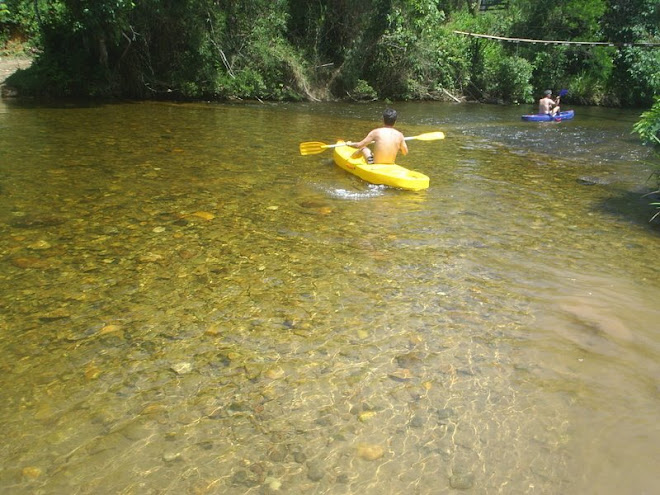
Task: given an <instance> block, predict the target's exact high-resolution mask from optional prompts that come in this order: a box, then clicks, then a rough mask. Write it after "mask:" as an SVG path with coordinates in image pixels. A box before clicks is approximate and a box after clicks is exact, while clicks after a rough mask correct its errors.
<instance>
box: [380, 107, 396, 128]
mask: <svg viewBox="0 0 660 495" xmlns="http://www.w3.org/2000/svg"><path fill="white" fill-rule="evenodd" d="M383 122H385V125H394V123H395V122H396V110H394V109H392V108H386V109H385V111H384V112H383Z"/></svg>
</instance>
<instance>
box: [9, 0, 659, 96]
mask: <svg viewBox="0 0 660 495" xmlns="http://www.w3.org/2000/svg"><path fill="white" fill-rule="evenodd" d="M478 4H479V2H478V1H476V0H363V1H361V2H355V3H353V4H349V3H348V2H344V1H339V0H315V1H314V2H309V1H306V0H245V1H242V2H236V1H235V0H176V1H175V0H142V1H140V2H137V1H135V0H93V1H92V0H0V33H1V34H0V41H2V40H3V39H4V40H6V39H8V36H9V33H10V32H11V33H16V32H17V31H20V32H22V33H25V34H26V36H28V37H29V38H30V39H31V40H33V41H34V42H35V43H36V44H37V45H38V46H39V47H41V48H42V50H41V53H40V55H39V56H38V58H37V60H36V61H35V62H34V63H33V66H32V68H31V69H30V70H31V71H32V73H31V74H23V75H21V76H20V77H18V78H17V79H18V81H19V82H20V84H23V85H24V87H22V88H19V91H21V92H22V93H24V94H48V95H52V96H57V95H98V96H123V97H135V98H151V97H156V98H165V97H180V98H214V99H222V98H231V99H236V98H242V99H244V98H260V99H270V100H300V99H312V100H313V99H317V98H332V97H346V96H347V95H348V96H349V97H353V98H367V99H368V98H373V97H378V98H391V99H424V98H440V97H442V96H443V90H450V91H451V92H452V93H454V94H457V93H458V94H463V95H467V96H469V97H473V98H478V99H497V100H504V101H515V102H530V101H532V100H533V99H535V98H536V97H537V96H538V94H539V93H540V92H541V91H542V90H543V89H546V88H553V89H555V90H557V89H560V88H568V89H570V91H571V92H570V96H569V98H570V101H571V102H576V103H583V104H606V105H614V104H624V105H646V104H649V103H651V101H652V100H653V97H654V96H657V95H658V94H660V71H658V69H657V67H658V66H660V51H658V50H648V49H647V50H645V49H639V48H633V47H626V48H623V49H618V48H614V47H582V46H557V45H542V44H526V43H525V44H523V43H520V44H514V43H504V42H498V41H491V40H482V39H474V38H468V37H465V36H460V35H456V34H454V33H452V31H453V30H460V31H469V32H474V33H486V34H491V35H501V36H505V37H507V36H508V37H527V38H535V39H547V40H590V41H594V40H603V39H606V40H611V41H617V42H618V41H630V42H632V41H657V40H658V36H660V22H659V21H660V8H658V4H657V0H552V1H551V0H536V1H534V2H530V1H528V0H510V1H509V3H508V5H509V7H508V8H507V9H505V10H501V11H497V12H490V11H489V12H487V13H478V12H477V10H476V9H477V7H478ZM12 35H14V34H12ZM2 37H4V38H2Z"/></svg>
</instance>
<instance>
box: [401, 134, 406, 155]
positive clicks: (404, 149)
mask: <svg viewBox="0 0 660 495" xmlns="http://www.w3.org/2000/svg"><path fill="white" fill-rule="evenodd" d="M399 149H400V150H401V153H402V154H403V155H407V154H408V145H407V144H406V140H405V138H404V137H403V134H401V145H400V146H399Z"/></svg>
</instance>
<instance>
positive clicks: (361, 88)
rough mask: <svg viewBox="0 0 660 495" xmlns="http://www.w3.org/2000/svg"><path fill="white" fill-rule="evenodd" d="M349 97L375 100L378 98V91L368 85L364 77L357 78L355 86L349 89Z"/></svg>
mask: <svg viewBox="0 0 660 495" xmlns="http://www.w3.org/2000/svg"><path fill="white" fill-rule="evenodd" d="M350 94H351V98H353V99H354V100H368V101H372V100H376V99H377V98H378V93H376V91H375V90H374V88H372V87H371V86H369V83H368V82H367V81H365V80H364V79H358V81H357V84H356V85H355V88H353V91H351V93H350Z"/></svg>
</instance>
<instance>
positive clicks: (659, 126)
mask: <svg viewBox="0 0 660 495" xmlns="http://www.w3.org/2000/svg"><path fill="white" fill-rule="evenodd" d="M633 131H634V132H636V133H637V134H639V137H640V138H641V139H642V141H644V142H645V143H649V144H655V145H656V146H657V145H660V96H656V98H655V103H654V104H653V106H652V107H651V109H650V110H647V111H646V112H643V113H642V115H640V118H639V120H638V121H637V123H635V125H634V126H633Z"/></svg>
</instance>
